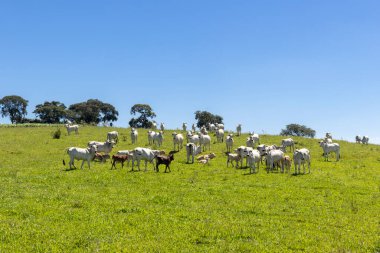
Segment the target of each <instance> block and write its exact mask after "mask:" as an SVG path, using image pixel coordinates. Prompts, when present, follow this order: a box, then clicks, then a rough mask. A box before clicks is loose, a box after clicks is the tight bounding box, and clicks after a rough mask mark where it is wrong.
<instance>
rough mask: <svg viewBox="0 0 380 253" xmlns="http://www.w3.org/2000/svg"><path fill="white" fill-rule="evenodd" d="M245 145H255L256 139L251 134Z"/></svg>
mask: <svg viewBox="0 0 380 253" xmlns="http://www.w3.org/2000/svg"><path fill="white" fill-rule="evenodd" d="M245 145H247V147H251V148H253V147H254V146H255V140H254V139H253V138H252V137H251V136H249V137H248V138H247V141H246V142H245Z"/></svg>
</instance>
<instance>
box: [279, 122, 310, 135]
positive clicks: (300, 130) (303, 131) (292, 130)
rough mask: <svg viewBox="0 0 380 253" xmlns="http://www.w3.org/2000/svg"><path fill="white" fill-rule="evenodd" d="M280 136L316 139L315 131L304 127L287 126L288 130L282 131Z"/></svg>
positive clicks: (297, 125) (296, 125)
mask: <svg viewBox="0 0 380 253" xmlns="http://www.w3.org/2000/svg"><path fill="white" fill-rule="evenodd" d="M280 135H291V136H304V137H311V138H314V136H315V130H313V129H311V128H308V127H306V126H304V125H299V124H289V125H287V126H286V129H282V130H281V133H280Z"/></svg>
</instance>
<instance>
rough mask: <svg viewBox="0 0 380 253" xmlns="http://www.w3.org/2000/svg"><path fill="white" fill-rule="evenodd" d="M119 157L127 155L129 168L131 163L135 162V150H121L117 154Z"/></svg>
mask: <svg viewBox="0 0 380 253" xmlns="http://www.w3.org/2000/svg"><path fill="white" fill-rule="evenodd" d="M116 154H117V155H126V156H127V166H128V167H129V162H130V161H132V160H133V150H119V151H117V153H116Z"/></svg>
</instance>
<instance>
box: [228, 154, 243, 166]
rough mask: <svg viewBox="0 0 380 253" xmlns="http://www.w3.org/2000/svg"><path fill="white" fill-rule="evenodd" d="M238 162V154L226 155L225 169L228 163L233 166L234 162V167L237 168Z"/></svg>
mask: <svg viewBox="0 0 380 253" xmlns="http://www.w3.org/2000/svg"><path fill="white" fill-rule="evenodd" d="M240 161H241V157H240V156H239V154H233V153H229V154H227V167H228V164H229V163H231V165H232V166H234V163H233V162H235V164H236V165H235V167H236V168H239V162H240Z"/></svg>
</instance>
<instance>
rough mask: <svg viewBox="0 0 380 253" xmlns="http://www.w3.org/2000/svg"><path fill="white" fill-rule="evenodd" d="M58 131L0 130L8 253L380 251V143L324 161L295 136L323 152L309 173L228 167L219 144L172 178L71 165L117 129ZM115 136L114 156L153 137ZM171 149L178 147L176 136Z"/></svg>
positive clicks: (0, 205) (182, 163) (346, 148)
mask: <svg viewBox="0 0 380 253" xmlns="http://www.w3.org/2000/svg"><path fill="white" fill-rule="evenodd" d="M55 129H56V127H19V128H1V127H0V153H1V156H0V181H1V183H0V252H287V251H295V252H302V251H304V252H379V251H380V146H377V145H368V146H363V145H359V144H354V143H348V142H343V141H338V142H339V143H340V145H341V154H342V157H341V161H339V162H335V159H331V162H325V161H324V160H323V157H322V156H321V154H322V149H321V148H320V147H319V145H318V142H317V140H315V139H303V138H295V140H296V141H297V142H298V144H297V145H296V147H299V148H301V147H306V148H309V149H310V151H311V155H312V164H311V166H312V167H311V174H306V175H303V174H301V175H298V176H294V175H293V174H292V173H293V171H294V167H292V171H291V173H289V174H282V173H267V172H266V171H265V170H264V169H263V168H262V167H260V171H259V172H258V173H257V174H252V175H249V174H248V173H247V172H248V169H235V168H231V167H229V168H227V167H226V156H225V154H224V152H225V149H226V148H225V145H224V144H214V145H212V146H211V151H212V152H215V153H216V155H217V157H216V158H215V159H213V160H211V162H210V165H206V166H203V165H201V164H186V154H185V149H183V150H182V151H181V152H179V153H177V154H175V160H174V161H173V163H172V166H171V169H172V172H171V173H163V171H164V167H162V168H161V170H160V172H159V173H156V172H154V171H153V167H152V165H151V164H148V171H147V172H144V171H143V170H142V171H141V172H129V170H130V168H126V167H124V169H121V166H120V165H117V168H118V169H117V170H110V167H111V164H110V163H109V162H107V163H105V164H101V163H95V162H93V163H91V169H90V170H89V169H88V168H87V165H86V164H85V165H84V169H83V170H80V169H76V170H66V168H65V167H64V166H63V165H62V159H63V158H64V159H65V160H66V163H67V162H68V156H67V154H66V153H65V148H67V147H70V146H78V147H85V146H86V144H87V142H88V141H90V140H99V141H103V140H105V138H106V133H107V132H108V131H111V128H100V127H81V128H80V134H79V135H74V134H72V135H71V136H67V134H66V132H65V131H64V129H63V128H62V132H63V134H62V136H61V139H53V138H52V137H51V134H52V132H53V131H55ZM113 129H114V130H117V131H119V134H121V135H122V136H121V137H120V143H119V144H118V146H117V147H115V149H114V151H115V152H116V151H117V150H121V149H132V148H133V147H137V146H142V147H145V146H148V145H147V142H148V141H147V134H146V130H141V129H140V130H139V140H138V145H135V146H132V145H131V142H130V138H129V129H122V128H119V129H118V128H113ZM124 137H126V139H124ZM246 137H247V135H246V134H245V135H242V136H241V137H235V138H234V139H235V145H234V146H235V147H237V146H240V145H244V144H245V139H246ZM212 138H213V141H214V140H215V137H212ZM281 139H282V137H281V136H265V135H264V136H261V143H265V144H280V142H281ZM162 149H164V150H165V151H166V152H169V151H170V150H172V149H173V145H172V141H171V131H166V132H165V139H164V145H163V148H162ZM115 152H113V153H115ZM76 165H77V167H79V166H78V165H80V163H78V162H76ZM66 167H67V166H66Z"/></svg>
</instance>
